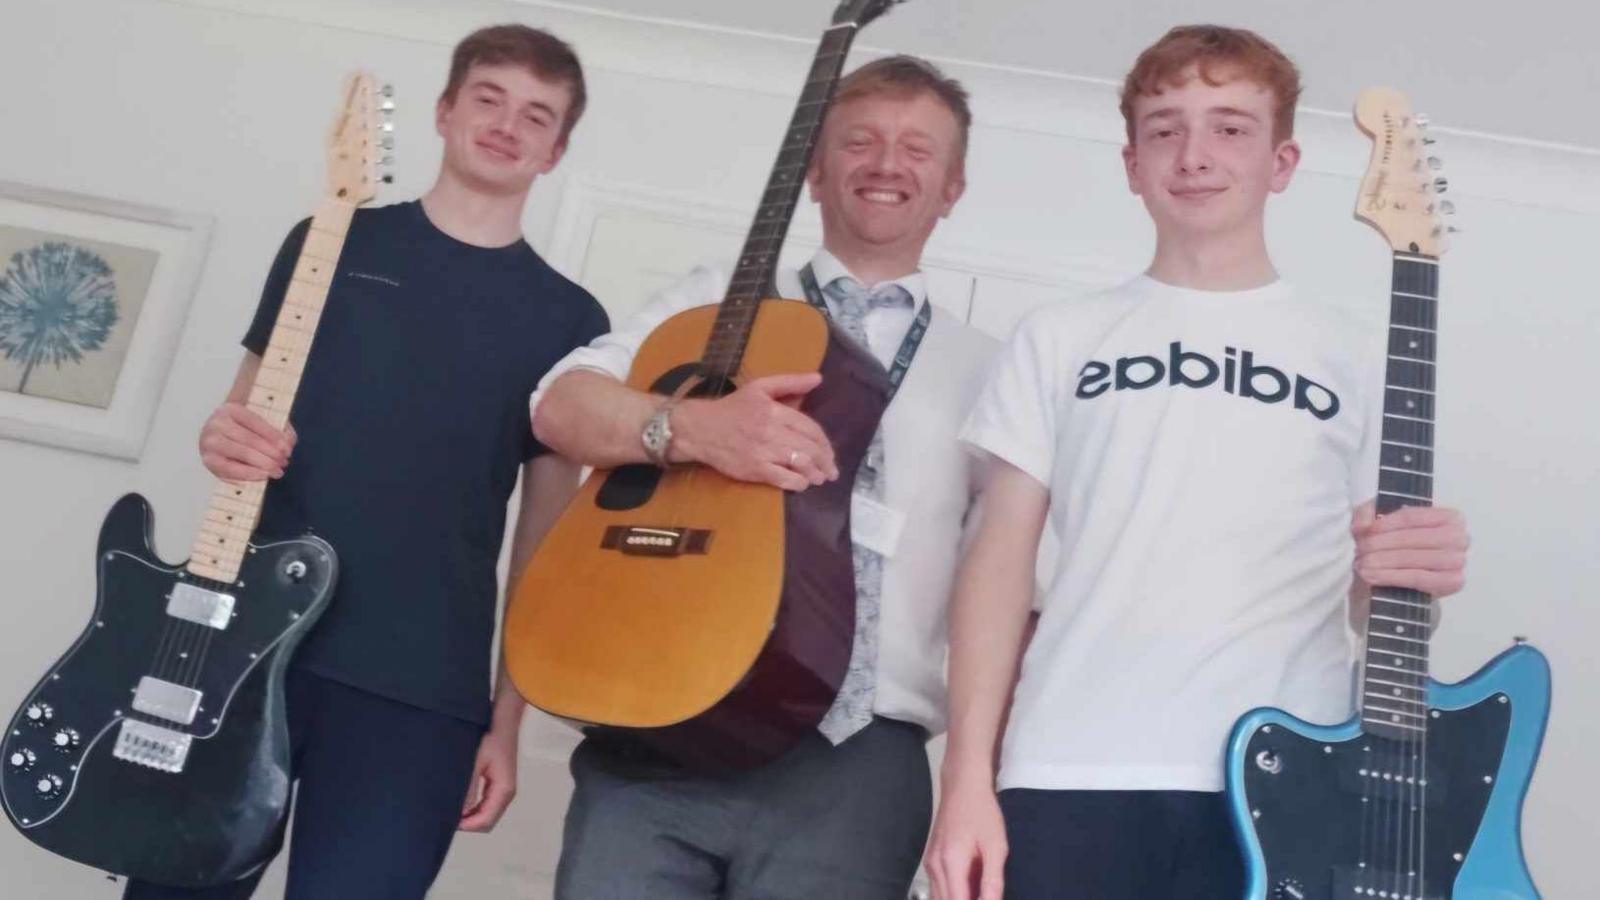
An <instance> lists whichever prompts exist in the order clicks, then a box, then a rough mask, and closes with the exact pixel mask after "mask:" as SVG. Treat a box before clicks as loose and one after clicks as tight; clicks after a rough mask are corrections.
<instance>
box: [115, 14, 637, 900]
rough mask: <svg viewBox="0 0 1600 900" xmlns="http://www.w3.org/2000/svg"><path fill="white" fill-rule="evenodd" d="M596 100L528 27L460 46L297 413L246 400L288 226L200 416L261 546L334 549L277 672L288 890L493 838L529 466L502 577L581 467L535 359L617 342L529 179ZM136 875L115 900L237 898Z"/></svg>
mask: <svg viewBox="0 0 1600 900" xmlns="http://www.w3.org/2000/svg"><path fill="white" fill-rule="evenodd" d="M584 102H585V93H584V81H583V71H582V68H581V66H580V64H579V61H578V58H577V56H576V55H575V54H574V53H573V52H572V50H571V48H570V47H568V46H567V45H566V44H565V43H563V42H561V41H560V40H558V39H556V38H554V37H552V36H551V35H549V34H546V33H545V32H542V31H538V30H536V29H532V28H527V27H524V26H520V25H506V26H497V27H493V28H486V29H483V30H481V31H478V32H476V33H474V34H472V35H470V36H469V37H467V38H466V39H465V40H464V41H462V43H461V44H460V45H458V46H457V47H456V50H455V53H454V57H453V59H452V63H451V70H450V78H449V82H448V84H447V85H446V87H445V90H444V92H443V94H442V95H441V97H440V99H439V103H438V108H437V112H436V126H437V130H438V132H439V134H440V136H441V137H443V138H444V162H443V165H442V166H441V168H440V171H439V175H438V180H437V181H436V182H435V184H434V186H433V187H432V188H431V189H430V190H429V191H428V192H427V193H426V194H424V195H423V196H422V198H421V199H420V200H416V201H411V202H408V203H401V204H397V205H394V206H387V207H382V208H379V209H371V210H359V211H357V212H356V214H355V218H354V221H353V223H352V225H351V227H350V231H349V237H348V239H347V242H346V244H345V247H344V250H343V253H342V255H341V256H340V259H339V265H338V271H337V273H336V275H335V277H334V280H333V284H332V287H331V288H330V290H329V293H328V299H327V303H326V307H325V310H324V313H323V316H322V320H321V322H320V324H319V326H318V330H317V335H316V339H315V343H314V344H313V347H312V350H311V355H310V359H309V361H308V363H307V365H306V370H305V375H304V380H303V381H302V384H301V388H300V392H299V396H298V399H297V402H296V405H295V409H294V412H293V415H292V419H293V425H292V426H291V427H290V428H288V429H286V430H285V431H284V432H279V431H277V430H276V429H274V428H272V427H271V426H270V425H268V424H267V423H266V422H265V421H264V420H262V419H261V418H259V417H258V416H256V415H255V414H253V413H251V412H250V411H249V410H248V409H247V408H246V407H245V405H244V404H245V400H246V398H247V397H248V395H249V390H250V386H251V383H252V381H253V380H254V377H255V374H256V370H257V367H258V366H259V365H260V363H261V353H262V352H263V350H264V349H265V347H266V345H267V341H268V337H269V336H270V334H271V331H272V327H273V323H274V321H275V320H276V317H277V312H278V309H279V307H280V305H281V304H282V302H283V296H284V292H285V290H286V288H287V286H288V283H289V280H290V277H291V275H292V272H293V268H294V264H295V261H296V259H297V258H298V255H299V252H300V248H301V245H302V244H303V243H304V240H305V235H306V231H307V225H308V223H306V222H302V223H301V224H300V225H298V226H296V228H295V229H294V230H293V231H291V232H290V234H289V237H288V239H287V240H286V241H285V242H284V244H283V248H282V249H281V250H280V251H279V253H278V257H277V260H276V262H275V263H274V264H273V267H272V270H271V273H270V274H269V276H268V278H267V284H266V288H265V290H264V292H263V294H262V298H261V304H260V307H259V308H258V309H257V312H256V316H255V320H254V321H253V322H252V324H251V326H250V329H249V331H248V333H247V334H246V335H245V338H244V342H243V343H244V346H245V349H246V351H247V352H246V354H245V357H244V360H243V362H242V363H241V364H240V366H239V372H238V375H237V377H236V378H235V380H234V384H233V388H232V390H230V391H229V394H228V399H227V401H226V402H225V403H223V405H222V406H220V407H218V409H217V410H216V412H215V413H213V414H212V416H211V418H210V419H209V420H208V421H207V422H206V424H205V427H204V429H203V430H202V431H201V435H200V452H201V458H202V460H203V461H204V463H205V465H206V468H208V469H209V470H211V472H212V473H213V474H215V475H217V476H218V477H219V478H223V479H227V480H232V481H251V480H260V479H271V480H272V484H271V486H270V487H269V488H268V490H267V493H266V499H265V501H264V504H263V509H262V518H261V524H260V527H259V529H258V531H259V533H261V534H264V535H272V534H274V533H284V534H288V533H294V532H298V531H301V530H304V529H307V528H310V529H314V530H315V531H316V532H317V533H318V534H319V535H321V536H322V537H324V538H326V539H327V540H328V541H329V542H330V543H332V544H333V546H334V548H335V550H336V551H337V553H338V555H339V565H340V574H339V581H338V585H337V588H336V591H335V594H334V597H333V601H332V603H331V604H330V606H329V609H328V611H327V612H326V614H325V615H324V617H323V619H322V620H321V621H320V622H319V623H318V624H317V626H316V628H315V629H314V630H313V631H312V633H311V634H310V636H309V637H308V638H307V639H306V641H305V643H304V644H303V645H302V647H301V648H300V650H299V651H298V652H297V653H296V655H295V657H294V659H293V662H292V665H291V668H290V671H289V676H288V688H287V697H288V711H289V720H290V723H289V732H290V741H291V745H292V761H293V767H294V774H295V777H296V778H297V779H298V782H299V788H298V791H297V794H296V798H295V811H294V822H293V828H294V849H293V851H292V852H291V854H290V859H289V878H288V890H287V893H288V896H289V897H290V898H335V897H336V898H352V897H383V898H386V900H408V898H418V900H420V898H421V897H423V896H424V895H425V893H426V892H427V890H428V887H429V885H431V884H432V882H433V879H434V877H435V876H436V875H437V873H438V870H439V867H440V865H441V864H442V863H443V862H444V857H445V853H446V851H447V850H448V849H449V846H450V841H451V838H452V837H453V836H454V834H455V832H456V831H457V830H458V829H460V830H466V831H487V830H488V829H490V828H492V827H493V826H494V824H495V822H496V821H497V820H498V819H499V818H500V815H501V814H502V813H503V812H504V811H505V809H506V807H507V805H508V804H509V803H510V802H511V798H512V795H513V794H514V792H515V788H516V758H517V732H518V727H519V725H520V722H521V719H522V713H523V710H524V708H525V707H524V704H523V701H522V698H521V697H520V696H519V695H518V694H517V693H516V691H515V690H514V689H513V688H512V687H511V684H510V682H509V680H508V679H506V678H505V677H504V675H503V673H502V674H501V677H499V678H498V679H495V685H494V692H493V697H492V699H491V695H490V683H491V679H490V673H489V660H490V658H491V648H490V644H491V641H492V636H493V634H494V626H495V614H496V611H495V594H496V577H495V564H496V561H497V559H498V557H499V554H500V547H501V543H502V540H503V538H504V533H505V509H506V503H507V501H508V499H509V497H510V495H511V492H512V489H513V488H514V487H515V486H516V483H517V477H518V474H519V471H520V474H521V476H522V483H523V491H522V505H521V509H520V512H519V515H518V519H517V523H516V526H515V530H514V539H513V544H512V554H511V564H512V567H513V570H514V571H515V570H516V569H517V568H518V567H519V566H520V565H521V564H522V563H523V562H524V561H525V560H526V559H527V558H528V557H529V555H530V554H531V553H532V550H533V548H534V546H535V545H536V544H537V542H538V539H539V537H540V536H541V535H542V534H543V533H544V531H545V530H546V529H547V528H548V527H549V525H550V523H551V522H552V521H554V519H555V517H556V516H557V515H558V514H559V513H560V511H561V509H562V508H563V507H564V506H565V504H566V501H567V500H568V499H569V498H570V496H571V494H572V492H573V490H574V488H575V487H576V484H577V477H578V468H577V466H575V465H574V464H572V463H569V462H567V461H566V460H564V459H562V458H561V457H559V456H557V455H555V454H552V453H547V452H545V448H544V447H543V446H541V445H540V444H539V443H538V442H537V441H536V440H535V439H534V437H533V434H532V429H531V424H530V422H529V414H528V406H527V397H528V395H529V393H530V392H532V390H533V389H534V387H535V386H536V385H537V384H538V382H539V379H540V378H541V377H542V376H543V374H544V372H545V370H546V369H548V368H549V367H550V365H551V364H552V363H554V362H555V361H557V360H559V359H560V358H561V357H563V356H564V355H565V354H566V353H567V352H568V351H569V350H571V349H573V348H574V347H579V346H582V345H584V344H586V343H587V342H588V341H590V340H591V339H592V338H594V337H595V336H597V335H599V334H602V333H604V332H605V331H606V330H607V321H606V315H605V313H604V311H602V310H601V308H600V306H599V305H598V304H597V303H596V302H595V300H594V298H593V297H591V296H590V295H589V294H588V293H587V292H586V291H584V290H583V289H582V288H580V287H578V286H577V285H576V284H573V283H572V282H570V281H568V280H567V279H566V278H563V277H562V276H561V275H559V274H558V273H556V272H555V271H554V270H553V269H551V268H550V266H549V265H547V264H546V263H545V262H544V260H542V259H540V258H539V256H538V254H536V253H535V252H534V251H533V249H532V248H531V247H529V246H528V244H527V242H526V241H524V240H523V238H522V225H521V222H522V213H523V206H524V204H525V203H526V201H527V197H528V191H529V189H530V188H531V187H532V185H533V182H534V180H535V179H536V178H538V176H540V175H542V174H544V173H546V172H549V171H550V170H551V169H553V168H554V167H555V166H556V164H557V163H558V162H559V161H560V160H561V157H562V154H563V152H564V151H565V149H566V146H567V140H568V137H569V136H570V134H571V132H572V128H573V126H574V125H575V124H576V123H577V121H578V118H579V117H580V116H581V114H582V112H583V107H584ZM258 880H259V875H257V876H254V877H251V878H247V879H245V880H243V881H240V882H238V883H236V884H232V885H225V886H222V887H218V888H212V889H207V890H200V891H193V890H179V889H173V888H167V887H161V886H157V885H151V884H146V883H139V882H133V883H130V884H129V885H128V888H127V892H126V895H125V896H126V897H127V898H134V900H149V898H178V897H183V898H206V900H222V898H243V897H247V896H249V895H250V894H251V892H252V891H253V890H254V889H255V886H256V882H257V881H258Z"/></svg>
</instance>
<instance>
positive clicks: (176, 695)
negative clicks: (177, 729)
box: [133, 675, 202, 725]
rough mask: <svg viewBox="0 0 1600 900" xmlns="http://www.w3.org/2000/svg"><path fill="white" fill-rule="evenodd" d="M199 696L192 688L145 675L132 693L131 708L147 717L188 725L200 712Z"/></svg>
mask: <svg viewBox="0 0 1600 900" xmlns="http://www.w3.org/2000/svg"><path fill="white" fill-rule="evenodd" d="M201 696H202V695H201V693H200V692H199V691H197V690H195V689H194V688H187V687H184V686H183V685H181V684H173V683H172V682H170V681H162V680H161V679H159V678H151V677H150V676H149V675H146V676H144V677H143V678H140V679H139V686H138V687H137V688H135V689H134V691H133V708H134V709H135V710H137V711H139V712H142V713H144V714H145V715H147V716H155V717H156V718H159V719H166V720H167V721H169V722H177V723H178V724H179V725H189V724H191V723H193V722H194V717H195V713H197V712H199V711H200V697H201Z"/></svg>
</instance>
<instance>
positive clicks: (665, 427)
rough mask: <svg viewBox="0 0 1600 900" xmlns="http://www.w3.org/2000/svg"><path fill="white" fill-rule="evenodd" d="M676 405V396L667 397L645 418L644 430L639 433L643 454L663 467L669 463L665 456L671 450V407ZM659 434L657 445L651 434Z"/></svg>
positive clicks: (653, 462) (654, 463)
mask: <svg viewBox="0 0 1600 900" xmlns="http://www.w3.org/2000/svg"><path fill="white" fill-rule="evenodd" d="M677 405H678V398H676V397H668V398H667V399H666V400H665V401H663V402H662V404H661V405H660V406H658V407H656V411H655V412H653V413H651V414H650V418H649V419H647V420H645V425H644V431H643V432H642V433H641V434H640V436H639V437H640V442H641V443H643V444H644V453H645V456H647V457H649V458H650V462H651V463H652V464H653V465H656V466H660V467H661V468H663V469H665V468H666V467H667V466H668V465H669V463H668V462H667V457H668V455H669V454H670V453H671V451H672V418H671V416H672V408H673V407H674V406H677ZM655 434H659V435H660V436H661V440H660V442H659V445H658V444H657V442H655V441H652V440H651V438H652V436H653V435H655Z"/></svg>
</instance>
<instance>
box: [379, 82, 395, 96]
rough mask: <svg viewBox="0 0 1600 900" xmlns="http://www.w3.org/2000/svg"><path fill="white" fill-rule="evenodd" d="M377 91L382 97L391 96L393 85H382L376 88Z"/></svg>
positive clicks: (392, 94)
mask: <svg viewBox="0 0 1600 900" xmlns="http://www.w3.org/2000/svg"><path fill="white" fill-rule="evenodd" d="M378 93H379V94H381V95H383V96H384V97H393V96H394V85H392V84H386V85H384V86H383V87H381V88H379V89H378Z"/></svg>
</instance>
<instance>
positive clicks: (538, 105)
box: [466, 78, 557, 118]
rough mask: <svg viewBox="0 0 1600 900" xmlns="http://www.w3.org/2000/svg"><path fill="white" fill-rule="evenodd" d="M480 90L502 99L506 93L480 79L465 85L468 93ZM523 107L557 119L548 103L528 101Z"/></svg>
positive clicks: (495, 85)
mask: <svg viewBox="0 0 1600 900" xmlns="http://www.w3.org/2000/svg"><path fill="white" fill-rule="evenodd" d="M480 88H481V89H483V90H487V91H492V92H494V93H495V94H498V95H499V96H501V97H504V96H506V94H507V91H506V89H505V88H503V87H501V86H500V85H498V84H495V83H494V82H492V81H489V80H487V79H481V78H480V79H478V80H477V81H473V82H471V83H469V84H468V85H467V87H466V89H467V90H469V91H472V90H478V89H480ZM524 106H528V107H532V108H533V109H537V110H542V111H543V112H544V113H545V114H546V115H548V116H550V117H551V118H557V116H556V109H555V107H553V106H551V105H550V104H548V103H544V102H541V101H539V100H529V101H528V102H527V103H526V104H524Z"/></svg>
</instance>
